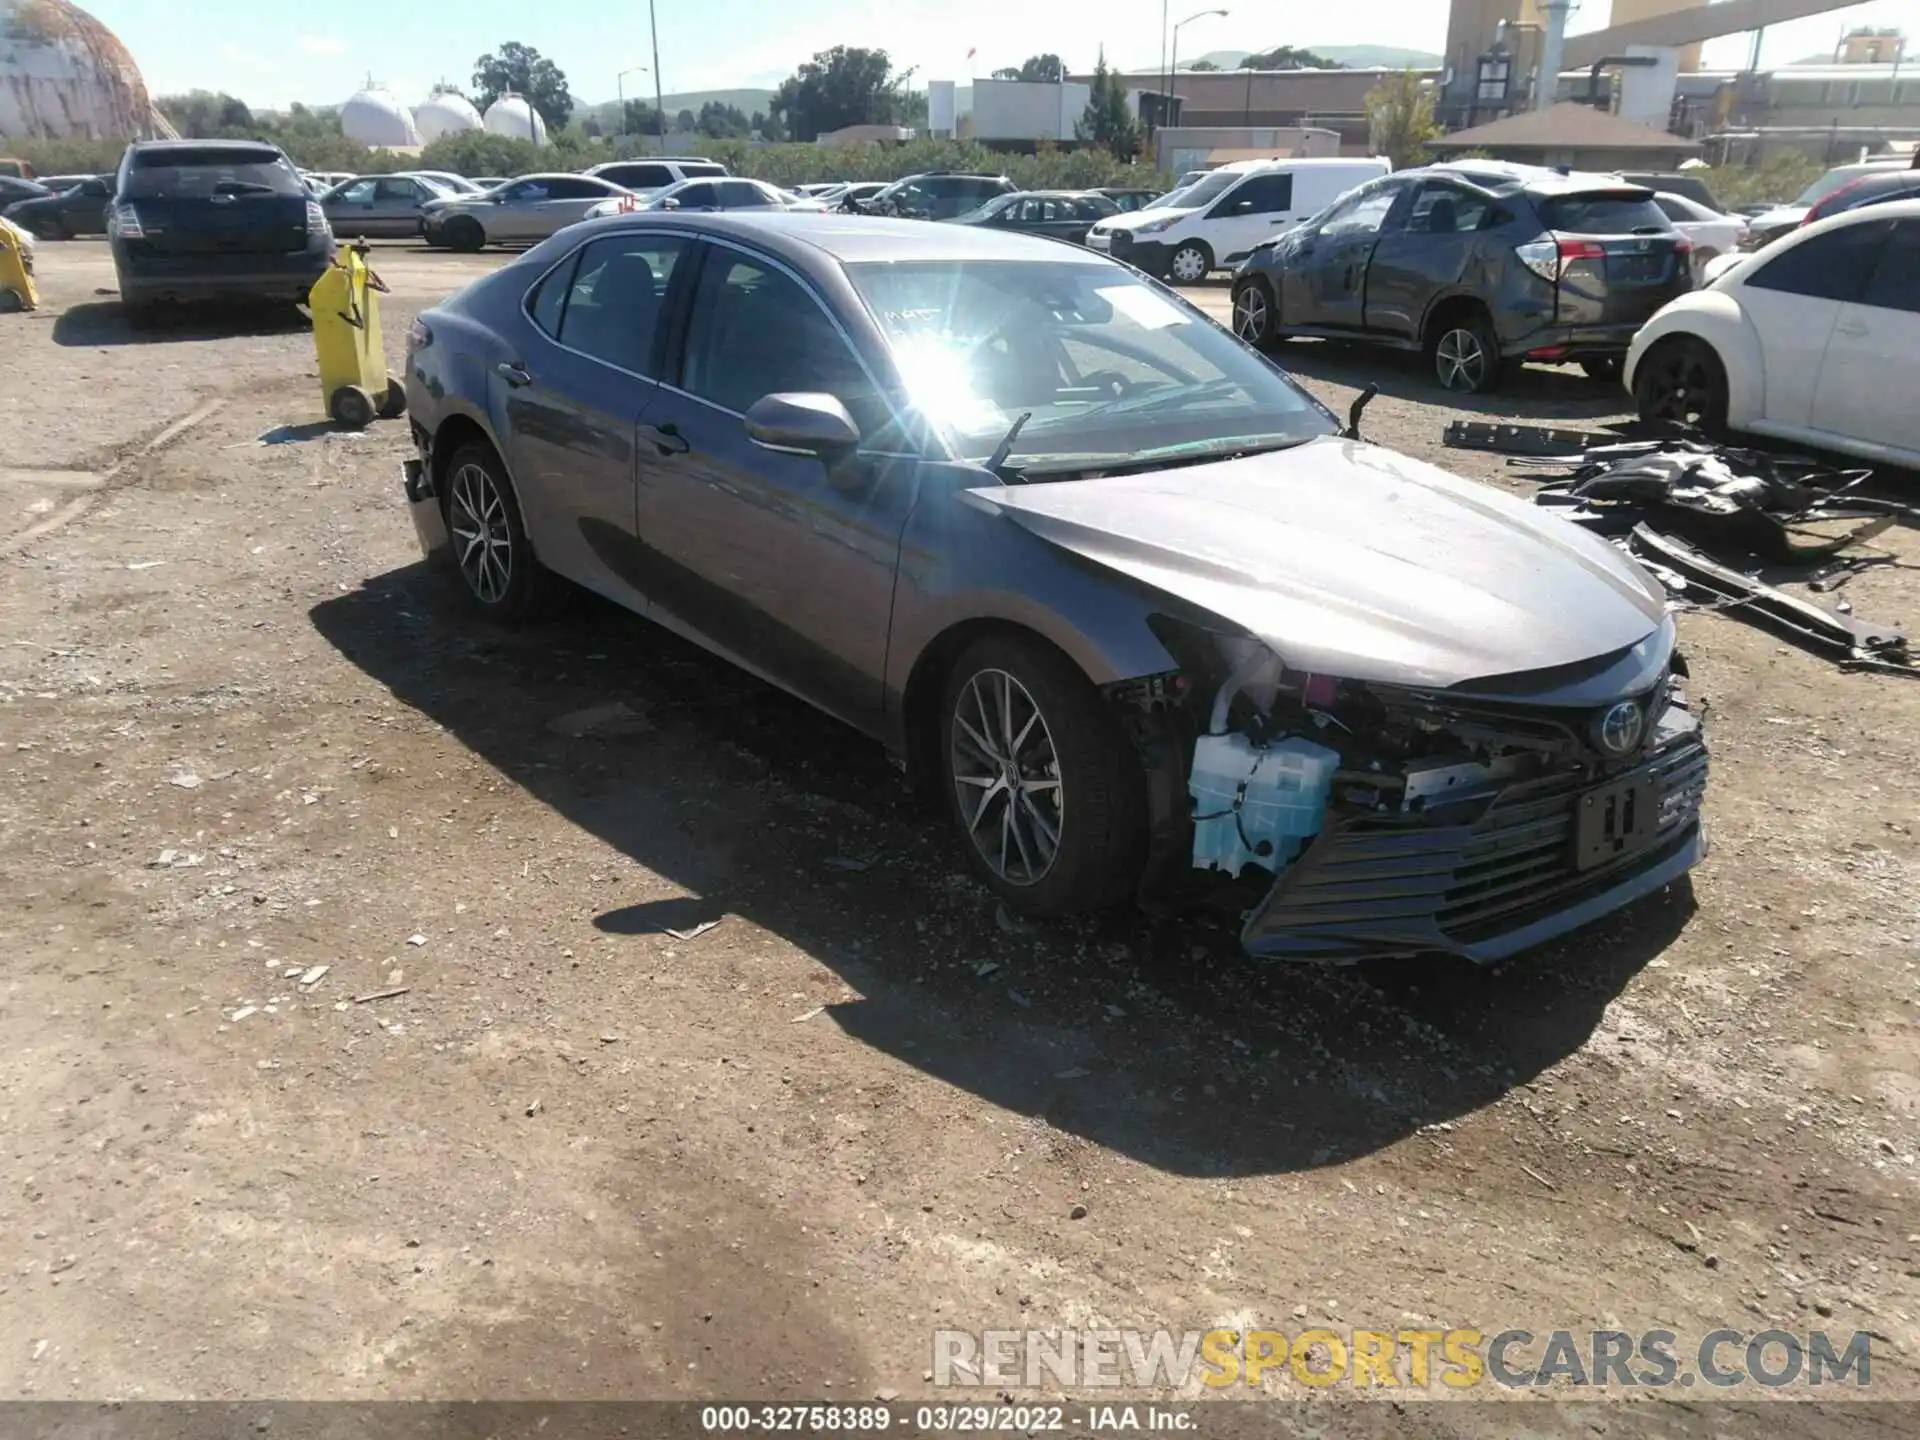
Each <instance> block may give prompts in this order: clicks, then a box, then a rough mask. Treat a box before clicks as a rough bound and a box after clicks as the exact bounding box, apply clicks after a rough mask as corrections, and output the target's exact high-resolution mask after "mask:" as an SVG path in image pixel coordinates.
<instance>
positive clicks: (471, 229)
mask: <svg viewBox="0 0 1920 1440" xmlns="http://www.w3.org/2000/svg"><path fill="white" fill-rule="evenodd" d="M446 234H447V248H448V249H450V250H458V251H460V252H462V253H463V254H467V255H471V254H472V253H473V252H474V251H476V250H484V249H485V248H486V244H487V232H486V231H485V230H482V229H481V228H480V222H479V221H478V220H474V219H471V218H469V217H468V216H465V215H459V216H455V217H454V218H453V219H452V220H449V221H448V222H447V231H446Z"/></svg>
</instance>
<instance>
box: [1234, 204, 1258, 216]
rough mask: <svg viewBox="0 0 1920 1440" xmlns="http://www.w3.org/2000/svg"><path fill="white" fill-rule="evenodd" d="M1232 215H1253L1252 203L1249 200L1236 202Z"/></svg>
mask: <svg viewBox="0 0 1920 1440" xmlns="http://www.w3.org/2000/svg"><path fill="white" fill-rule="evenodd" d="M1233 213H1234V214H1236V215H1251V214H1252V213H1253V202H1252V201H1251V200H1240V201H1236V202H1235V203H1234V207H1233Z"/></svg>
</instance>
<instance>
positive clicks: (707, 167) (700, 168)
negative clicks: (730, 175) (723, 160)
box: [680, 160, 727, 180]
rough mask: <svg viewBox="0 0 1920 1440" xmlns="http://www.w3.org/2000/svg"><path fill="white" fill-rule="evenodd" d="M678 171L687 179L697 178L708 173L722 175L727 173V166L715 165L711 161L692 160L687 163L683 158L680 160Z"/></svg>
mask: <svg viewBox="0 0 1920 1440" xmlns="http://www.w3.org/2000/svg"><path fill="white" fill-rule="evenodd" d="M680 173H681V174H682V175H684V176H685V177H686V178H687V179H689V180H699V179H702V178H704V177H705V176H708V175H724V174H726V173H727V167H726V166H724V165H716V164H714V163H713V162H711V161H706V162H702V161H693V162H691V163H689V162H688V161H685V160H683V161H681V162H680Z"/></svg>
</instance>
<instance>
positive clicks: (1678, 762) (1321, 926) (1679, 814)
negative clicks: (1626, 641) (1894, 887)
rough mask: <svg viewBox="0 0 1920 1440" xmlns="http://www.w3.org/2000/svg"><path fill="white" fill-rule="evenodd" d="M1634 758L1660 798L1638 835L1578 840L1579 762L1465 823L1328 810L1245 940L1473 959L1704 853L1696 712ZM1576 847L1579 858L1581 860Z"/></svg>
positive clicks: (1676, 716) (1509, 792)
mask: <svg viewBox="0 0 1920 1440" xmlns="http://www.w3.org/2000/svg"><path fill="white" fill-rule="evenodd" d="M1663 730H1664V732H1665V733H1663V735H1662V737H1661V741H1660V744H1659V747H1658V748H1657V749H1656V750H1655V751H1654V752H1653V753H1652V754H1651V755H1650V756H1649V758H1648V759H1647V760H1646V761H1645V762H1644V763H1643V764H1642V765H1641V766H1639V767H1637V768H1636V769H1635V770H1633V771H1632V772H1629V774H1627V775H1624V776H1614V777H1611V783H1612V784H1614V785H1617V784H1619V783H1621V782H1623V781H1627V780H1631V779H1635V778H1640V779H1642V780H1644V782H1645V793H1646V794H1647V796H1648V798H1649V799H1650V800H1651V802H1652V803H1653V804H1654V805H1655V806H1656V807H1657V821H1656V824H1655V825H1654V827H1653V828H1652V830H1651V831H1650V832H1649V834H1648V835H1647V837H1646V839H1645V842H1644V843H1643V844H1640V845H1639V846H1637V847H1636V848H1634V849H1633V850H1632V851H1631V852H1630V853H1625V854H1620V855H1618V856H1616V857H1614V858H1611V859H1603V860H1596V858H1595V857H1593V856H1591V855H1588V856H1584V857H1583V856H1582V855H1581V853H1580V845H1579V837H1580V834H1581V828H1580V821H1579V810H1580V804H1581V802H1582V800H1583V798H1584V797H1586V796H1587V795H1589V794H1591V793H1592V790H1593V786H1594V784H1595V783H1596V782H1595V781H1594V780H1592V779H1591V778H1586V777H1581V776H1577V775H1567V774H1563V775H1557V776H1547V777H1542V778H1540V779H1537V780H1531V781H1525V782H1521V783H1518V784H1514V785H1511V786H1509V787H1507V788H1506V789H1505V790H1503V791H1502V792H1501V793H1500V795H1499V797H1498V798H1497V799H1495V800H1494V801H1493V803H1492V804H1491V805H1489V806H1488V807H1487V809H1486V810H1485V812H1484V813H1483V814H1481V815H1480V817H1479V818H1478V819H1476V820H1474V821H1472V822H1471V823H1461V824H1453V825H1441V824H1434V823H1431V822H1430V821H1423V820H1422V818H1421V817H1420V816H1417V815H1414V816H1402V815H1390V816H1374V815H1367V816H1354V817H1348V818H1345V819H1342V820H1336V821H1333V822H1331V823H1330V824H1329V825H1328V826H1327V827H1326V829H1324V830H1323V831H1322V832H1321V834H1320V836H1319V838H1318V839H1317V840H1315V841H1314V843H1313V844H1312V845H1311V846H1310V847H1308V849H1307V851H1306V853H1305V854H1303V855H1302V856H1301V857H1300V858H1299V859H1298V860H1297V861H1295V862H1294V863H1293V865H1291V866H1290V867H1289V868H1288V869H1287V870H1286V871H1285V872H1283V873H1282V875H1281V876H1280V878H1279V880H1278V881H1276V882H1275V884H1274V886H1273V888H1272V889H1271V890H1270V891H1268V893H1267V895H1266V897H1265V899H1264V900H1262V901H1261V903H1260V904H1259V905H1258V906H1257V907H1256V908H1255V909H1254V911H1253V913H1252V914H1251V916H1250V917H1249V918H1248V920H1247V923H1246V926H1245V928H1244V929H1243V930H1242V932H1241V939H1242V942H1243V943H1244V944H1245V946H1246V948H1247V950H1248V952H1249V953H1251V954H1254V955H1258V956H1263V957H1273V958H1281V959H1293V960H1310V961H1322V962H1327V961H1331V962H1338V963H1350V962H1353V961H1358V960H1368V959H1378V958H1391V957H1396V956H1405V955H1415V954H1424V953H1432V952H1440V953H1446V954H1454V955H1460V956H1464V957H1465V958H1467V959H1470V960H1475V961H1479V962H1482V963H1492V962H1494V961H1498V960H1504V959H1506V958H1507V957H1508V956H1511V955H1514V954H1517V953H1518V952H1520V951H1522V950H1526V949H1530V948H1531V947H1533V946H1535V945H1539V944H1542V943H1543V942H1545V941H1547V940H1551V939H1553V938H1555V937H1556V936H1559V935H1563V934H1565V933H1567V932H1568V931H1570V930H1575V929H1578V928H1579V927H1580V926H1583V925H1586V924H1588V923H1590V922H1592V921H1594V920H1597V919H1599V918H1600V917H1601V916H1603V915H1607V914H1610V913H1612V912H1613V911H1615V910H1618V909H1620V908H1621V907H1622V906H1625V905H1629V904H1631V903H1632V902H1633V901H1635V900H1638V899H1640V898H1642V897H1643V896H1646V895H1649V894H1651V893H1653V892H1654V891H1656V890H1659V889H1661V888H1663V887H1664V886H1666V885H1669V884H1671V883H1672V882H1673V881H1675V880H1677V879H1679V878H1680V877H1681V876H1682V875H1684V874H1686V873H1687V872H1688V871H1689V870H1691V869H1692V868H1693V867H1694V866H1696V865H1698V864H1699V863H1700V861H1701V860H1702V859H1704V858H1705V856H1706V853H1707V842H1706V834H1705V831H1704V829H1703V827H1702V825H1701V821H1700V803H1701V800H1702V798H1703V797H1704V794H1705V790H1706V781H1707V749H1706V745H1705V743H1704V741H1703V740H1702V739H1701V737H1700V732H1699V725H1698V722H1697V721H1695V720H1694V718H1693V717H1692V716H1691V715H1688V714H1686V713H1685V712H1683V711H1674V712H1669V716H1668V718H1667V721H1666V723H1665V725H1664V726H1663ZM1583 859H1584V860H1585V862H1586V863H1585V864H1584V865H1583V863H1582V861H1583Z"/></svg>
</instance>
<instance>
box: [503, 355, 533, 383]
mask: <svg viewBox="0 0 1920 1440" xmlns="http://www.w3.org/2000/svg"><path fill="white" fill-rule="evenodd" d="M493 373H494V374H496V375H498V376H499V377H500V378H501V379H502V380H504V381H506V382H507V384H509V385H511V386H513V388H514V389H516V390H518V389H519V388H520V387H521V386H522V385H531V384H532V383H533V376H531V375H529V374H528V373H527V368H526V366H524V365H521V364H520V363H518V362H517V361H514V360H502V361H501V362H500V363H499V364H498V365H496V366H494V367H493Z"/></svg>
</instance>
